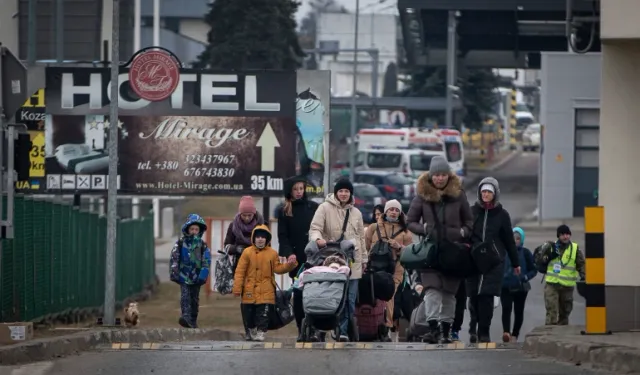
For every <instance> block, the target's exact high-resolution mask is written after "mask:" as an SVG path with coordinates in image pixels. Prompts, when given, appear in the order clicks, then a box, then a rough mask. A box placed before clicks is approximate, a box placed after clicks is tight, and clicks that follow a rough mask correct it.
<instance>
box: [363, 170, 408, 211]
mask: <svg viewBox="0 0 640 375" xmlns="http://www.w3.org/2000/svg"><path fill="white" fill-rule="evenodd" d="M355 182H361V183H365V184H371V185H374V186H375V187H377V188H378V189H379V190H380V192H381V193H382V195H383V196H384V197H385V198H386V199H387V200H391V199H397V200H398V201H399V202H400V204H402V210H403V211H404V212H407V210H408V209H409V205H410V204H411V200H412V199H413V197H414V196H415V182H414V180H413V179H411V178H410V177H407V176H405V175H403V174H402V173H397V172H385V171H373V170H366V171H357V172H356V173H355Z"/></svg>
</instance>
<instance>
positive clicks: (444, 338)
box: [440, 322, 453, 344]
mask: <svg viewBox="0 0 640 375" xmlns="http://www.w3.org/2000/svg"><path fill="white" fill-rule="evenodd" d="M452 342H453V340H451V323H446V322H440V344H451V343H452Z"/></svg>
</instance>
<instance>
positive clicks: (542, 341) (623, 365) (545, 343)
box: [523, 333, 640, 374]
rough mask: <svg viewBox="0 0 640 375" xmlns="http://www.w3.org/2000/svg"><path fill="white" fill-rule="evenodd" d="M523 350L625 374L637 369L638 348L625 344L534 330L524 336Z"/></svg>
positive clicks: (634, 371)
mask: <svg viewBox="0 0 640 375" xmlns="http://www.w3.org/2000/svg"><path fill="white" fill-rule="evenodd" d="M523 350H524V351H525V352H527V353H529V354H533V355H537V356H544V357H551V358H554V359H556V360H559V361H563V362H571V363H573V364H575V365H577V366H579V365H582V364H588V365H590V366H591V367H593V368H596V369H601V370H606V371H612V372H616V373H626V374H628V373H637V372H640V350H637V349H635V348H632V347H627V346H620V345H613V344H605V343H593V342H584V341H580V340H579V339H577V338H576V339H573V340H572V339H567V338H564V337H562V336H559V335H545V334H535V333H534V334H529V335H527V336H526V338H525V342H524V347H523Z"/></svg>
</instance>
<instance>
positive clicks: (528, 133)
mask: <svg viewBox="0 0 640 375" xmlns="http://www.w3.org/2000/svg"><path fill="white" fill-rule="evenodd" d="M541 128H542V127H541V126H540V124H530V125H528V126H527V128H526V129H525V131H524V133H522V149H523V150H524V151H538V150H539V149H540V135H541V134H540V131H541Z"/></svg>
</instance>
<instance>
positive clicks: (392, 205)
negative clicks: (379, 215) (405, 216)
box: [384, 199, 402, 213]
mask: <svg viewBox="0 0 640 375" xmlns="http://www.w3.org/2000/svg"><path fill="white" fill-rule="evenodd" d="M390 208H397V209H398V211H400V212H402V205H401V204H400V202H398V201H397V200H396V199H392V200H390V201H388V202H387V203H386V204H385V205H384V212H385V213H386V212H387V211H388V210H389V209H390Z"/></svg>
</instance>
